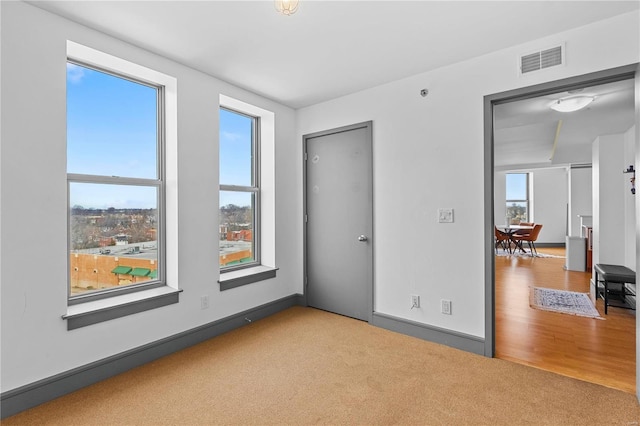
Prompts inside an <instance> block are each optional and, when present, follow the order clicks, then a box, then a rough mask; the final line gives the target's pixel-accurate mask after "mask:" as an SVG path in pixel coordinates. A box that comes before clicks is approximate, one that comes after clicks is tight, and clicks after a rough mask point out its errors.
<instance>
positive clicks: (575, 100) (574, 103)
mask: <svg viewBox="0 0 640 426" xmlns="http://www.w3.org/2000/svg"><path fill="white" fill-rule="evenodd" d="M594 99H595V97H593V96H574V97H571V98H564V99H558V100H557V101H555V102H553V103H552V104H551V109H554V110H556V111H560V112H573V111H578V110H579V109H582V108H584V107H586V106H587V105H589V104H590V103H591V102H593V101H594Z"/></svg>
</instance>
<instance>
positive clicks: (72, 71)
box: [67, 62, 84, 83]
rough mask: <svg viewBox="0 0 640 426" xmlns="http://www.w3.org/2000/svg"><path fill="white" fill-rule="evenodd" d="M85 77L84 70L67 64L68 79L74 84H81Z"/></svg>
mask: <svg viewBox="0 0 640 426" xmlns="http://www.w3.org/2000/svg"><path fill="white" fill-rule="evenodd" d="M83 77H84V68H82V67H80V66H78V65H75V64H70V63H68V62H67V79H68V80H69V81H70V82H72V83H80V81H82V78H83Z"/></svg>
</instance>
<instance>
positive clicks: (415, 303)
mask: <svg viewBox="0 0 640 426" xmlns="http://www.w3.org/2000/svg"><path fill="white" fill-rule="evenodd" d="M419 307H420V296H418V295H416V294H412V295H411V309H413V308H416V309H417V308H419Z"/></svg>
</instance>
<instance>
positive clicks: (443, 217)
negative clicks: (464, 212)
mask: <svg viewBox="0 0 640 426" xmlns="http://www.w3.org/2000/svg"><path fill="white" fill-rule="evenodd" d="M438 223H453V209H438Z"/></svg>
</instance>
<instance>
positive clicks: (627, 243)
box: [623, 126, 640, 271]
mask: <svg viewBox="0 0 640 426" xmlns="http://www.w3.org/2000/svg"><path fill="white" fill-rule="evenodd" d="M635 132H636V127H635V126H633V127H631V128H630V129H629V130H628V131H627V132H625V134H624V135H623V138H624V154H623V155H624V169H625V170H626V168H627V167H629V166H630V165H632V164H633V165H634V168H635V158H636V140H635V137H636V134H635ZM631 176H632V174H625V175H624V177H625V185H624V190H623V197H624V255H625V258H624V266H626V267H627V268H629V269H632V270H634V271H635V270H636V200H635V197H638V196H640V190H638V189H640V188H638V187H637V184H638V183H639V182H636V194H637V195H633V194H632V193H631V182H630V179H631ZM639 177H640V176H639Z"/></svg>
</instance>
